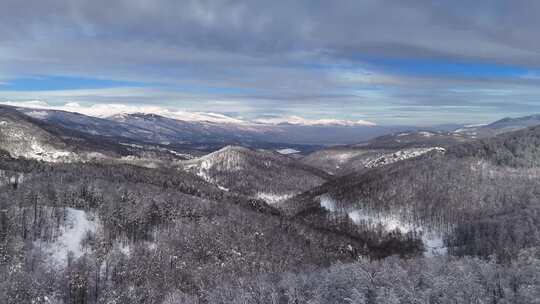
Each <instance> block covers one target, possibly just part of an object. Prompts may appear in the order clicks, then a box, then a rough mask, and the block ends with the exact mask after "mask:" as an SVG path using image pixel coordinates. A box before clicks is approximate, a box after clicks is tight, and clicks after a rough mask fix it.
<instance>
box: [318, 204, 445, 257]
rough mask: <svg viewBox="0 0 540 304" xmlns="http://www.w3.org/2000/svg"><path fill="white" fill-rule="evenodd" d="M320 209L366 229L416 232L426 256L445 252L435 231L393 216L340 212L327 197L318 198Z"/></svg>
mask: <svg viewBox="0 0 540 304" xmlns="http://www.w3.org/2000/svg"><path fill="white" fill-rule="evenodd" d="M319 201H320V204H321V207H323V208H325V209H326V210H328V211H331V212H338V211H343V212H346V213H347V215H348V216H349V218H350V219H351V220H352V221H353V222H354V223H355V224H357V225H360V224H362V225H367V226H368V227H374V228H375V227H380V228H382V229H383V230H384V231H387V232H391V231H395V230H399V231H400V232H401V233H408V232H412V231H414V232H416V233H419V234H421V235H422V242H423V243H424V247H425V252H424V255H426V256H434V255H443V254H446V252H447V250H446V247H444V242H443V234H442V233H440V232H437V231H433V230H431V229H428V228H427V227H423V226H422V225H417V224H414V223H410V222H407V221H404V220H403V219H401V218H400V217H399V216H398V215H394V214H380V213H374V212H368V211H367V210H363V209H346V210H340V209H339V207H338V206H337V204H336V202H335V201H334V200H333V199H332V198H330V197H329V196H328V195H321V196H320V197H319Z"/></svg>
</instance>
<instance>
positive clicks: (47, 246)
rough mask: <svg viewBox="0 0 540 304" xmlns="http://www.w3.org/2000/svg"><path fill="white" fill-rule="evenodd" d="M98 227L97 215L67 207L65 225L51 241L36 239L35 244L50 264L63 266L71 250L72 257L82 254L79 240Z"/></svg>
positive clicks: (82, 250)
mask: <svg viewBox="0 0 540 304" xmlns="http://www.w3.org/2000/svg"><path fill="white" fill-rule="evenodd" d="M97 227H98V220H97V216H91V215H89V214H87V213H86V212H85V211H83V210H78V209H73V208H67V209H66V220H65V225H64V226H62V227H61V228H60V233H59V235H58V236H57V238H56V239H55V240H54V241H53V242H43V241H36V243H35V246H36V247H39V248H41V250H42V251H43V252H44V253H45V254H46V259H47V261H48V262H49V263H51V264H52V265H55V266H58V267H64V266H65V265H67V256H68V253H69V252H71V253H72V254H73V257H74V258H79V257H81V256H82V255H83V254H84V249H83V247H82V246H81V241H82V240H83V239H84V238H85V237H86V236H87V234H88V233H95V232H96V230H97Z"/></svg>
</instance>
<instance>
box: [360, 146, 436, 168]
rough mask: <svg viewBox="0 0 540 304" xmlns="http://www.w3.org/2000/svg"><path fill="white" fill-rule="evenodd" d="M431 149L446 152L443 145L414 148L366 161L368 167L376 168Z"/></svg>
mask: <svg viewBox="0 0 540 304" xmlns="http://www.w3.org/2000/svg"><path fill="white" fill-rule="evenodd" d="M431 151H437V152H441V153H444V152H445V151H446V149H445V148H442V147H430V148H412V149H406V150H400V151H397V152H394V153H389V154H384V155H381V156H379V157H377V158H375V159H373V160H370V161H368V162H367V163H366V165H365V166H366V168H376V167H380V166H384V165H388V164H392V163H395V162H398V161H401V160H405V159H409V158H414V157H418V156H420V155H423V154H426V153H429V152H431Z"/></svg>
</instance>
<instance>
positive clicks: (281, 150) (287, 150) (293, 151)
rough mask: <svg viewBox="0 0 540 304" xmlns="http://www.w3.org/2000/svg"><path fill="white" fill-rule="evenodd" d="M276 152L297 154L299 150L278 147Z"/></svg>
mask: <svg viewBox="0 0 540 304" xmlns="http://www.w3.org/2000/svg"><path fill="white" fill-rule="evenodd" d="M276 152H277V153H279V154H283V155H290V154H297V153H300V151H298V150H296V149H292V148H286V149H279V150H276Z"/></svg>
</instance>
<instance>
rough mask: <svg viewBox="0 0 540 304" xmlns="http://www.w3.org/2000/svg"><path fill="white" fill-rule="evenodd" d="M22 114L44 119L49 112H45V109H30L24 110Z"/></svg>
mask: <svg viewBox="0 0 540 304" xmlns="http://www.w3.org/2000/svg"><path fill="white" fill-rule="evenodd" d="M24 114H26V115H28V116H30V117H33V118H37V119H45V118H47V116H49V113H47V112H46V111H30V112H25V113H24Z"/></svg>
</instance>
